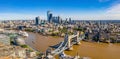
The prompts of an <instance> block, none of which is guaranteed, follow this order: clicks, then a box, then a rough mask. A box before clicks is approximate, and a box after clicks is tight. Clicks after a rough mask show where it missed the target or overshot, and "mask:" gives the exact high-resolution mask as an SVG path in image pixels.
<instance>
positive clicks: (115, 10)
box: [107, 4, 120, 14]
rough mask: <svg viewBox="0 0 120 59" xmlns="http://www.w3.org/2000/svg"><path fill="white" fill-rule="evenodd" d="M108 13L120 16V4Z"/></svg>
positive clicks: (111, 8) (109, 9)
mask: <svg viewBox="0 0 120 59" xmlns="http://www.w3.org/2000/svg"><path fill="white" fill-rule="evenodd" d="M107 13H114V14H120V4H116V5H113V6H112V7H110V8H108V10H107Z"/></svg>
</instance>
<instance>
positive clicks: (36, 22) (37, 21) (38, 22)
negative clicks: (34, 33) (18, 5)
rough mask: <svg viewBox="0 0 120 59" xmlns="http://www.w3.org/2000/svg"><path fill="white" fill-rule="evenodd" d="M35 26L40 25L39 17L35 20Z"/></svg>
mask: <svg viewBox="0 0 120 59" xmlns="http://www.w3.org/2000/svg"><path fill="white" fill-rule="evenodd" d="M35 24H36V25H39V24H40V17H39V16H38V17H36V18H35Z"/></svg>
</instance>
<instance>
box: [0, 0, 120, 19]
mask: <svg viewBox="0 0 120 59" xmlns="http://www.w3.org/2000/svg"><path fill="white" fill-rule="evenodd" d="M47 10H50V11H52V13H53V14H54V15H55V16H57V15H59V16H61V17H62V18H63V19H64V18H66V17H71V18H72V19H79V20H86V19H90V20H97V19H98V20H100V19H101V20H104V19H111V20H113V19H118V20H119V19H120V0H1V1H0V19H1V20H6V19H34V17H36V16H40V17H41V18H42V19H46V12H47Z"/></svg>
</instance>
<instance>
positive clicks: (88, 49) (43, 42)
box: [26, 33, 120, 59]
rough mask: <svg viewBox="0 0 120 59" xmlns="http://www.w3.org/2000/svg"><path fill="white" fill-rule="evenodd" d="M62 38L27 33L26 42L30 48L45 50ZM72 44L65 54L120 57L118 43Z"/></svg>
mask: <svg viewBox="0 0 120 59" xmlns="http://www.w3.org/2000/svg"><path fill="white" fill-rule="evenodd" d="M63 39H64V38H58V37H51V36H42V35H40V34H38V33H29V37H28V38H27V40H26V43H27V44H28V45H29V46H31V47H32V48H34V49H36V50H38V51H41V52H45V51H46V49H47V48H48V47H49V46H52V45H55V44H58V43H59V42H61V41H63ZM81 43H82V44H80V45H74V46H73V50H72V51H65V53H66V54H67V55H71V56H75V55H76V54H77V53H78V54H79V55H80V56H81V57H85V56H86V57H90V58H91V59H120V44H112V43H110V44H107V43H95V42H84V41H81Z"/></svg>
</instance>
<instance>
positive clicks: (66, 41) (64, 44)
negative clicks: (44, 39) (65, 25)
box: [51, 35, 85, 56]
mask: <svg viewBox="0 0 120 59" xmlns="http://www.w3.org/2000/svg"><path fill="white" fill-rule="evenodd" d="M70 37H71V38H74V37H77V35H72V36H70ZM84 37H85V35H80V36H79V37H78V38H77V39H78V40H76V42H71V44H70V47H72V46H73V45H74V44H76V43H77V42H80V41H81V40H82V39H84ZM68 44H69V36H68V35H65V38H64V41H62V42H61V43H60V44H59V45H58V47H57V48H56V49H55V50H53V51H52V52H51V55H53V56H55V55H57V54H60V53H62V52H63V51H64V50H66V49H68V48H70V47H68Z"/></svg>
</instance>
